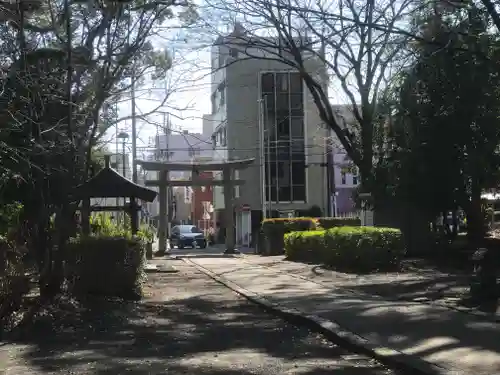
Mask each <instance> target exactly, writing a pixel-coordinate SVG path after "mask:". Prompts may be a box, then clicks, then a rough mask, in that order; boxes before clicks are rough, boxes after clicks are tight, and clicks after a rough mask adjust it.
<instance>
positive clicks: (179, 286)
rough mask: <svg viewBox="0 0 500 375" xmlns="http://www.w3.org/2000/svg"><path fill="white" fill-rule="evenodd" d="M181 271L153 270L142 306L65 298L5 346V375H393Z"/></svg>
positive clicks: (1, 361)
mask: <svg viewBox="0 0 500 375" xmlns="http://www.w3.org/2000/svg"><path fill="white" fill-rule="evenodd" d="M175 267H176V268H177V269H178V270H179V272H178V273H173V274H166V273H156V274H149V278H148V285H147V288H146V292H147V297H146V299H145V300H144V301H143V302H141V303H135V304H134V303H123V302H118V301H115V302H112V301H103V300H101V301H98V302H96V301H93V302H92V303H87V304H85V307H83V306H82V305H78V306H73V305H71V304H69V305H71V307H70V308H69V307H66V310H67V312H66V314H65V315H61V314H60V313H58V314H59V315H58V314H55V313H54V314H47V315H46V316H45V318H43V317H42V318H41V319H40V320H39V321H38V323H37V324H36V325H35V326H34V327H33V328H32V329H30V331H29V333H27V334H25V335H24V338H23V340H22V341H21V339H19V340H18V342H17V343H16V344H4V345H3V346H2V347H0V374H4V375H38V374H57V375H62V374H75V375H76V374H81V375H83V374H95V375H104V374H132V375H145V374H205V375H221V374H242V375H246V374H266V375H268V374H308V375H313V374H314V375H321V374H339V375H340V374H342V375H383V374H384V375H396V373H395V372H393V371H391V370H388V369H386V368H384V367H383V366H382V365H380V364H379V363H377V362H375V361H373V360H371V359H369V358H367V357H364V356H361V355H357V354H353V353H349V352H346V351H345V350H343V349H341V348H339V347H337V346H336V345H334V344H332V343H331V342H329V341H327V340H325V339H324V338H323V337H322V336H320V335H317V334H314V333H311V332H309V331H308V330H306V329H301V328H297V327H294V326H291V325H289V324H286V323H285V322H283V321H282V320H280V319H278V318H275V317H273V316H271V315H268V314H267V313H265V312H263V311H262V310H261V309H260V308H258V307H257V306H255V305H253V304H250V303H249V302H247V301H246V300H244V299H243V298H241V297H239V296H237V295H236V294H234V293H233V292H231V291H230V290H229V289H227V288H225V287H223V286H222V285H220V284H218V283H216V282H215V281H213V280H211V279H209V278H208V277H206V276H205V275H203V274H201V273H199V272H198V271H196V270H195V269H194V268H192V267H190V266H188V265H186V264H185V263H182V262H180V261H179V262H175ZM56 323H57V324H56ZM54 325H55V326H56V328H54ZM2 366H3V367H2ZM407 375H409V374H407Z"/></svg>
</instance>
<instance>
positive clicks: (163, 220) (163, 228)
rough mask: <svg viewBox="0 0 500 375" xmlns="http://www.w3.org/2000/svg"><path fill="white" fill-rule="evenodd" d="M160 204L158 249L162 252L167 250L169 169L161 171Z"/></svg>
mask: <svg viewBox="0 0 500 375" xmlns="http://www.w3.org/2000/svg"><path fill="white" fill-rule="evenodd" d="M159 174H160V184H159V197H158V201H159V205H160V217H159V220H158V221H159V223H158V241H159V244H158V250H159V252H160V253H161V254H164V253H166V252H167V219H168V218H167V176H168V173H167V171H160V173H159Z"/></svg>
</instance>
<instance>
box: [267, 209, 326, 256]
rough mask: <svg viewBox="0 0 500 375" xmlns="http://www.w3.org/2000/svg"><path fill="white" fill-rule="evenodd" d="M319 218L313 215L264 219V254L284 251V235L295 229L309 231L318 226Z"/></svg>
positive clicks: (276, 253)
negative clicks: (312, 216)
mask: <svg viewBox="0 0 500 375" xmlns="http://www.w3.org/2000/svg"><path fill="white" fill-rule="evenodd" d="M317 225H318V224H317V220H316V219H314V218H311V217H297V218H275V219H265V220H263V221H262V226H261V232H262V234H263V240H264V245H265V248H264V249H265V250H264V254H266V255H279V254H283V253H284V242H283V241H284V235H285V234H286V233H290V232H294V231H308V230H313V229H316V228H317Z"/></svg>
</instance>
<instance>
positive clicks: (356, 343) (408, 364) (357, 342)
mask: <svg viewBox="0 0 500 375" xmlns="http://www.w3.org/2000/svg"><path fill="white" fill-rule="evenodd" d="M183 261H184V262H185V263H187V264H189V265H191V266H193V267H195V268H196V269H197V270H199V271H200V272H202V273H204V274H205V275H207V276H209V277H210V278H212V279H213V280H215V281H217V282H218V283H220V284H222V285H224V286H226V287H227V288H229V289H231V290H233V291H234V292H236V293H237V294H239V295H241V296H242V297H244V298H246V299H247V300H249V301H251V302H253V303H255V304H257V305H259V306H261V307H263V308H264V309H265V310H267V311H269V312H271V313H273V314H275V315H277V316H279V317H281V318H283V319H284V320H286V321H288V322H290V323H292V324H295V325H303V326H306V327H308V328H309V329H311V330H312V331H316V332H319V333H321V334H323V335H324V336H325V337H327V338H328V339H329V340H331V341H333V342H336V343H339V344H341V345H342V346H344V347H347V348H348V349H350V350H352V351H355V352H357V353H360V354H365V355H367V356H369V357H372V358H375V359H377V360H379V361H380V362H381V363H383V364H385V365H386V366H388V367H391V368H397V369H400V370H402V371H404V373H405V375H449V374H450V373H451V372H452V371H451V370H449V369H446V368H443V367H439V366H437V365H434V364H432V363H429V362H426V361H424V360H422V359H420V358H418V357H415V356H411V355H408V354H405V353H402V352H399V351H397V350H394V349H391V348H387V347H383V346H379V345H376V344H374V343H372V342H370V341H368V340H367V339H365V338H363V337H361V336H359V335H357V334H355V333H353V332H350V331H348V330H346V329H343V328H342V327H341V326H339V325H338V324H337V323H335V322H333V321H331V320H328V319H325V318H322V317H320V316H317V315H312V314H306V313H304V312H302V311H300V310H298V309H292V308H287V307H284V306H282V305H279V304H276V303H274V302H271V301H270V300H268V299H266V298H265V297H263V296H261V295H259V294H258V293H255V292H252V291H250V290H248V289H245V288H242V287H241V286H239V285H237V284H235V283H234V282H232V281H230V280H228V279H226V278H225V277H222V276H219V275H217V274H216V273H215V272H213V271H211V270H209V269H208V268H205V267H203V266H201V265H199V264H198V263H196V262H193V261H192V260H190V259H188V258H184V259H183Z"/></svg>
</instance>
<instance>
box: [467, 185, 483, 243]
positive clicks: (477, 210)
mask: <svg viewBox="0 0 500 375" xmlns="http://www.w3.org/2000/svg"><path fill="white" fill-rule="evenodd" d="M467 235H468V238H469V242H470V243H472V244H474V245H479V242H480V241H481V240H482V238H483V237H484V235H485V227H484V218H483V213H482V208H481V187H480V186H479V183H478V181H477V180H476V179H473V181H472V186H471V197H470V203H469V205H468V209H467Z"/></svg>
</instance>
